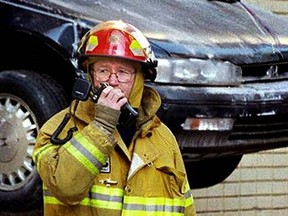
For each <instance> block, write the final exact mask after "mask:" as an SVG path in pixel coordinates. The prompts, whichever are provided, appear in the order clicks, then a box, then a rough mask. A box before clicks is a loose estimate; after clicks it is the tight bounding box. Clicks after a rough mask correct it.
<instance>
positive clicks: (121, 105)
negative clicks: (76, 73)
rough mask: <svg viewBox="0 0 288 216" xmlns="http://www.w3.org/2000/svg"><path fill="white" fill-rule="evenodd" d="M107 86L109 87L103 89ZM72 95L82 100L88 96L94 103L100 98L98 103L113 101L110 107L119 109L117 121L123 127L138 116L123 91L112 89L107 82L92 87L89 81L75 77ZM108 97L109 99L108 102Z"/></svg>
mask: <svg viewBox="0 0 288 216" xmlns="http://www.w3.org/2000/svg"><path fill="white" fill-rule="evenodd" d="M107 87H109V88H108V89H107V90H105V89H106V88H107ZM104 90H105V91H104ZM103 91H104V92H103ZM102 93H103V94H102ZM110 93H111V95H110ZM112 93H113V94H112ZM117 94H118V95H117ZM72 96H73V98H74V99H78V100H83V101H85V100H87V99H88V97H89V96H90V97H91V98H92V100H93V101H94V102H95V103H98V100H99V99H100V98H101V99H100V101H99V103H102V104H103V105H108V106H110V105H111V104H113V103H114V104H113V106H112V108H114V109H115V108H116V109H120V110H121V115H120V118H119V122H118V123H119V125H122V126H124V127H129V126H130V125H131V124H132V123H133V122H135V120H136V118H137V117H138V112H137V111H136V110H135V109H133V108H132V107H131V105H130V104H129V103H128V102H127V98H126V97H124V94H123V92H122V91H121V90H120V89H114V88H113V87H112V86H109V84H108V83H101V85H100V86H98V87H92V85H91V83H90V82H89V81H87V80H84V79H77V80H76V82H75V85H74V87H73V91H72ZM107 97H108V98H107ZM106 99H107V101H106ZM108 99H110V102H109V100H108ZM110 107H111V106H110Z"/></svg>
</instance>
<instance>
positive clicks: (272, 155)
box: [192, 148, 288, 216]
mask: <svg viewBox="0 0 288 216" xmlns="http://www.w3.org/2000/svg"><path fill="white" fill-rule="evenodd" d="M207 172H209V171H208V170H207ZM192 193H193V195H194V198H195V203H196V208H197V212H198V216H230V215H231V216H272V215H273V216H274V215H277V216H278V215H279V216H282V215H288V148H283V149H276V150H272V151H263V152H259V153H256V154H246V155H244V156H243V158H242V160H241V162H240V164H239V166H238V168H237V169H236V170H235V171H234V172H233V173H232V175H230V176H229V177H228V178H227V179H226V180H225V181H224V182H222V183H220V184H218V185H215V186H212V187H209V188H205V189H197V190H192Z"/></svg>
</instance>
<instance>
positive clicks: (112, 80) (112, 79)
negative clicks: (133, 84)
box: [108, 73, 119, 86]
mask: <svg viewBox="0 0 288 216" xmlns="http://www.w3.org/2000/svg"><path fill="white" fill-rule="evenodd" d="M108 83H109V85H111V86H118V85H119V81H118V77H117V75H116V74H115V73H111V75H110V77H109V80H108Z"/></svg>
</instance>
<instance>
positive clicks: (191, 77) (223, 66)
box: [155, 59, 242, 86]
mask: <svg viewBox="0 0 288 216" xmlns="http://www.w3.org/2000/svg"><path fill="white" fill-rule="evenodd" d="M241 80H242V70H241V68H240V67H238V66H236V65H234V64H232V63H230V62H228V61H226V62H223V61H217V60H201V59H173V60H168V59H158V73H157V77H156V80H155V82H159V83H178V84H199V85H215V86H224V85H225V86H235V85H239V84H240V83H241Z"/></svg>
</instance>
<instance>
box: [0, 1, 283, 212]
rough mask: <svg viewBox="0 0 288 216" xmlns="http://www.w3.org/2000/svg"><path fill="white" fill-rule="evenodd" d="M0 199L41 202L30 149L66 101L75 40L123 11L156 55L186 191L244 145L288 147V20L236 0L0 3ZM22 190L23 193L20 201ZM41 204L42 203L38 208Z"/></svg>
mask: <svg viewBox="0 0 288 216" xmlns="http://www.w3.org/2000/svg"><path fill="white" fill-rule="evenodd" d="M0 11H1V13H0V37H1V41H0V44H1V52H2V55H1V61H0V203H1V208H5V209H18V210H25V209H30V208H35V207H37V206H39V203H41V201H42V200H41V199H42V197H41V192H42V191H41V180H40V178H39V177H38V175H37V171H36V170H35V164H34V163H33V160H32V157H31V155H32V151H33V147H34V144H35V139H36V136H37V133H38V131H39V128H40V127H41V126H42V125H43V123H44V122H45V121H46V120H47V119H48V118H49V117H51V115H53V114H54V113H56V112H57V111H59V110H60V109H62V108H64V107H66V106H68V104H69V102H70V100H71V91H72V88H73V85H74V82H75V78H77V77H85V74H84V73H83V72H82V71H80V70H79V68H78V66H77V61H76V48H77V44H78V42H79V39H80V38H81V37H82V36H83V35H84V34H85V33H86V32H87V31H88V30H89V29H90V28H91V27H92V26H93V25H94V24H96V23H99V22H100V21H103V20H111V19H121V20H124V21H126V22H129V23H131V24H133V25H135V26H136V27H137V28H139V29H140V30H141V31H143V32H144V34H145V35H146V36H147V37H148V38H149V40H150V43H151V45H152V49H153V50H154V52H155V54H156V57H157V58H158V62H159V67H158V76H157V78H156V80H155V83H150V82H147V83H146V85H149V86H152V87H153V88H155V89H157V90H158V91H159V93H160V95H161V98H162V102H163V104H162V107H161V109H160V110H159V113H158V115H159V116H160V118H161V119H162V120H163V122H165V123H166V124H167V125H168V126H169V127H170V128H171V130H172V131H173V132H174V134H175V135H176V138H177V140H178V142H179V146H180V149H181V151H182V154H183V158H184V161H185V165H186V169H187V172H188V175H189V181H190V184H191V186H192V188H201V187H208V186H211V185H214V184H217V183H219V182H221V181H223V180H224V179H225V178H226V177H227V176H229V175H230V174H231V172H233V170H234V169H235V168H236V166H237V165H238V163H239V161H240V160H241V158H242V155H243V154H246V153H251V152H257V151H261V150H266V149H273V148H278V147H284V146H288V100H287V98H288V28H287V26H288V20H287V19H285V18H282V17H280V16H276V15H273V14H272V13H270V12H267V11H264V10H262V9H260V8H257V7H255V6H253V5H250V4H247V3H244V2H241V1H239V0H238V1H237V0H230V1H229V0H226V1H224V0H222V1H220V0H218V1H217V0H214V1H213V0H182V1H177V0H169V1H154V0H147V1H144V0H143V1H135V2H134V1H129V0H119V1H114V0H96V1H91V0H61V1H59V0H47V1H44V0H29V1H28V0H21V1H20V0H18V1H17V0H0ZM27 197H29V198H28V199H27ZM40 206H41V205H40Z"/></svg>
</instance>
